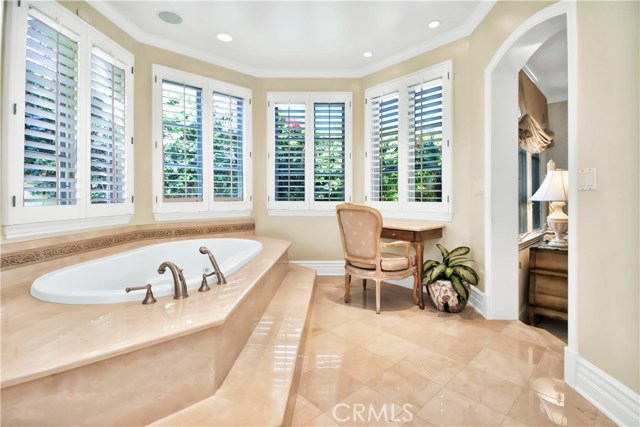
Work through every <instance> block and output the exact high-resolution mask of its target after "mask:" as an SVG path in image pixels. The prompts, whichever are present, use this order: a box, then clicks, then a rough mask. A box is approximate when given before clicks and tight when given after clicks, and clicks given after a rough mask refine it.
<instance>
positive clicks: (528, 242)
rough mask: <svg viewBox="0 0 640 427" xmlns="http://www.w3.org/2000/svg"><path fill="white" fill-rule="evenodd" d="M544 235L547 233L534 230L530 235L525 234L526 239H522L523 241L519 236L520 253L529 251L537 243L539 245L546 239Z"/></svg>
mask: <svg viewBox="0 0 640 427" xmlns="http://www.w3.org/2000/svg"><path fill="white" fill-rule="evenodd" d="M544 234H545V233H544V231H542V230H534V231H531V232H529V233H525V234H524V235H523V236H524V238H522V240H520V239H521V237H520V236H518V251H521V250H524V249H527V248H529V247H531V246H533V245H535V244H536V243H538V242H539V241H541V240H542V239H543V238H544Z"/></svg>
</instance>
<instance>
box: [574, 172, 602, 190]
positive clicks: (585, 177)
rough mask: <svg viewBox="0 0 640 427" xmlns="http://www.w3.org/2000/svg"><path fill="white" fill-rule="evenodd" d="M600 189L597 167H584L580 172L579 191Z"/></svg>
mask: <svg viewBox="0 0 640 427" xmlns="http://www.w3.org/2000/svg"><path fill="white" fill-rule="evenodd" d="M597 189H598V173H597V171H596V168H582V169H580V171H579V172H578V191H595V190H597Z"/></svg>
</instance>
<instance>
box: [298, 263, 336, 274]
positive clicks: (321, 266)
mask: <svg viewBox="0 0 640 427" xmlns="http://www.w3.org/2000/svg"><path fill="white" fill-rule="evenodd" d="M291 262H292V263H294V264H297V265H299V266H301V267H307V268H310V269H312V270H315V271H316V273H317V274H318V276H344V261H291Z"/></svg>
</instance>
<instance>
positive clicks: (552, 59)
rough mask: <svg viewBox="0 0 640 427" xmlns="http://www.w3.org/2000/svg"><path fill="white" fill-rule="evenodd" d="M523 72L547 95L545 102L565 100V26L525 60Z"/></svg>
mask: <svg viewBox="0 0 640 427" xmlns="http://www.w3.org/2000/svg"><path fill="white" fill-rule="evenodd" d="M525 72H526V73H527V74H528V75H529V77H530V78H531V80H532V81H533V82H534V83H535V84H536V86H538V89H540V91H542V93H544V96H546V97H547V102H549V103H552V102H559V101H566V100H567V98H568V94H567V30H566V28H565V29H563V30H562V31H560V32H558V33H556V34H555V35H554V36H552V37H551V38H549V40H547V41H546V42H544V43H543V44H542V46H540V48H538V50H537V51H536V53H534V54H533V56H531V58H530V59H529V61H527V64H526V65H525Z"/></svg>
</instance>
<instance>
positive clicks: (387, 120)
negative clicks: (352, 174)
mask: <svg viewBox="0 0 640 427" xmlns="http://www.w3.org/2000/svg"><path fill="white" fill-rule="evenodd" d="M370 102H371V117H369V120H371V126H370V129H371V135H370V136H369V137H370V141H371V144H370V155H369V162H370V171H371V177H370V179H371V181H370V183H369V185H370V186H371V190H370V191H371V192H370V194H371V200H370V201H372V202H396V201H398V163H399V144H398V139H399V124H398V122H399V118H400V114H399V112H400V100H399V96H398V92H392V93H389V94H386V95H381V96H376V97H372V98H371V100H370Z"/></svg>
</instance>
